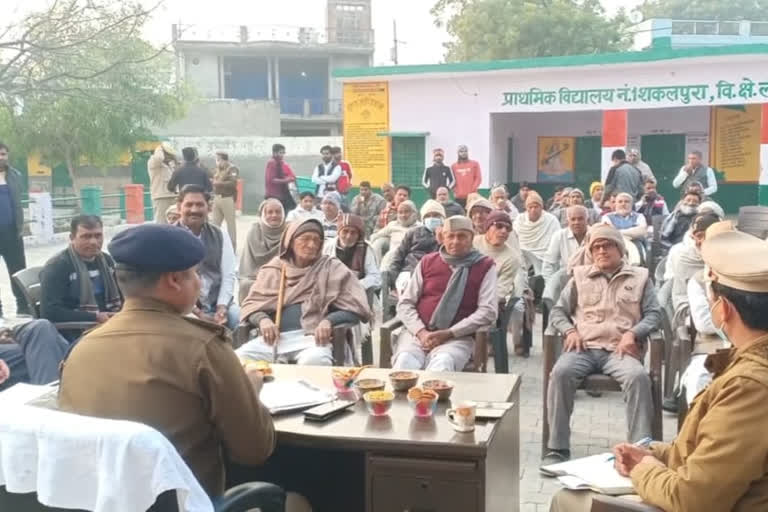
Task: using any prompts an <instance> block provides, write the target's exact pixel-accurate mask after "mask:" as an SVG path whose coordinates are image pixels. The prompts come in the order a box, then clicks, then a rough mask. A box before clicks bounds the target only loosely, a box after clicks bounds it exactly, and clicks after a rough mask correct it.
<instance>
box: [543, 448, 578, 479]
mask: <svg viewBox="0 0 768 512" xmlns="http://www.w3.org/2000/svg"><path fill="white" fill-rule="evenodd" d="M569 460H571V450H549V451H548V452H547V454H546V455H545V456H544V457H542V458H541V465H539V472H540V473H541V474H542V475H544V476H557V475H556V474H555V473H552V472H551V471H547V470H545V469H543V468H544V467H545V466H550V465H552V464H560V463H561V462H566V461H569Z"/></svg>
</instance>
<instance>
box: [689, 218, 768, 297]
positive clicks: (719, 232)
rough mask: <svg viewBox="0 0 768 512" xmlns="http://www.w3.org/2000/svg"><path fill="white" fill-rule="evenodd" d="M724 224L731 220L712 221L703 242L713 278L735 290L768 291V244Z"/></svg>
mask: <svg viewBox="0 0 768 512" xmlns="http://www.w3.org/2000/svg"><path fill="white" fill-rule="evenodd" d="M721 224H728V223H724V222H718V223H717V224H712V225H711V226H710V227H709V229H707V234H706V238H705V240H704V243H703V244H702V245H701V257H702V259H703V260H704V263H706V264H707V265H708V266H709V270H710V277H711V278H712V281H713V282H717V283H720V284H722V285H725V286H728V287H730V288H734V289H736V290H743V291H747V292H758V293H768V244H766V243H765V241H764V240H761V239H759V238H757V237H755V236H752V235H748V234H746V233H742V232H741V231H732V230H730V229H727V226H725V228H724V226H721ZM723 229H725V230H724V231H723Z"/></svg>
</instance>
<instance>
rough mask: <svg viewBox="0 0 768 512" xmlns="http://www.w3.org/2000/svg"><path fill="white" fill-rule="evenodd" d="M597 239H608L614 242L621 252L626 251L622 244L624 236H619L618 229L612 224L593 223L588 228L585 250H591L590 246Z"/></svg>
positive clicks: (624, 252)
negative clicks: (587, 240)
mask: <svg viewBox="0 0 768 512" xmlns="http://www.w3.org/2000/svg"><path fill="white" fill-rule="evenodd" d="M598 240H610V241H612V242H615V243H616V245H617V246H618V247H619V250H620V251H621V253H622V254H626V253H627V248H626V247H625V246H624V237H623V236H621V233H619V230H618V229H616V228H615V227H613V226H609V225H607V224H595V225H594V226H592V227H591V228H589V242H587V243H588V245H587V250H588V251H589V252H590V253H591V252H592V246H593V245H594V244H595V242H597V241H598Z"/></svg>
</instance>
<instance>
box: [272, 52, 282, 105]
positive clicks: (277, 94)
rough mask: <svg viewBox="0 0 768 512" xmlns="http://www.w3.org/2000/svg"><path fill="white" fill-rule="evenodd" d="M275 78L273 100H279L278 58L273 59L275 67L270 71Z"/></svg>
mask: <svg viewBox="0 0 768 512" xmlns="http://www.w3.org/2000/svg"><path fill="white" fill-rule="evenodd" d="M272 74H273V75H274V77H275V99H276V100H280V57H275V67H274V68H273V69H272Z"/></svg>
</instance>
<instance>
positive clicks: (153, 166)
mask: <svg viewBox="0 0 768 512" xmlns="http://www.w3.org/2000/svg"><path fill="white" fill-rule="evenodd" d="M175 168H176V152H175V151H174V150H173V148H172V147H171V145H170V144H168V143H167V142H163V143H162V144H160V145H159V146H157V148H155V152H154V153H152V156H150V157H149V160H147V173H148V174H149V190H150V194H151V196H152V208H153V210H154V214H155V223H157V224H167V221H166V217H165V212H166V211H168V208H169V207H170V206H171V205H174V204H176V194H173V193H171V192H170V191H169V190H168V182H169V181H171V176H173V171H174V169H175Z"/></svg>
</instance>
